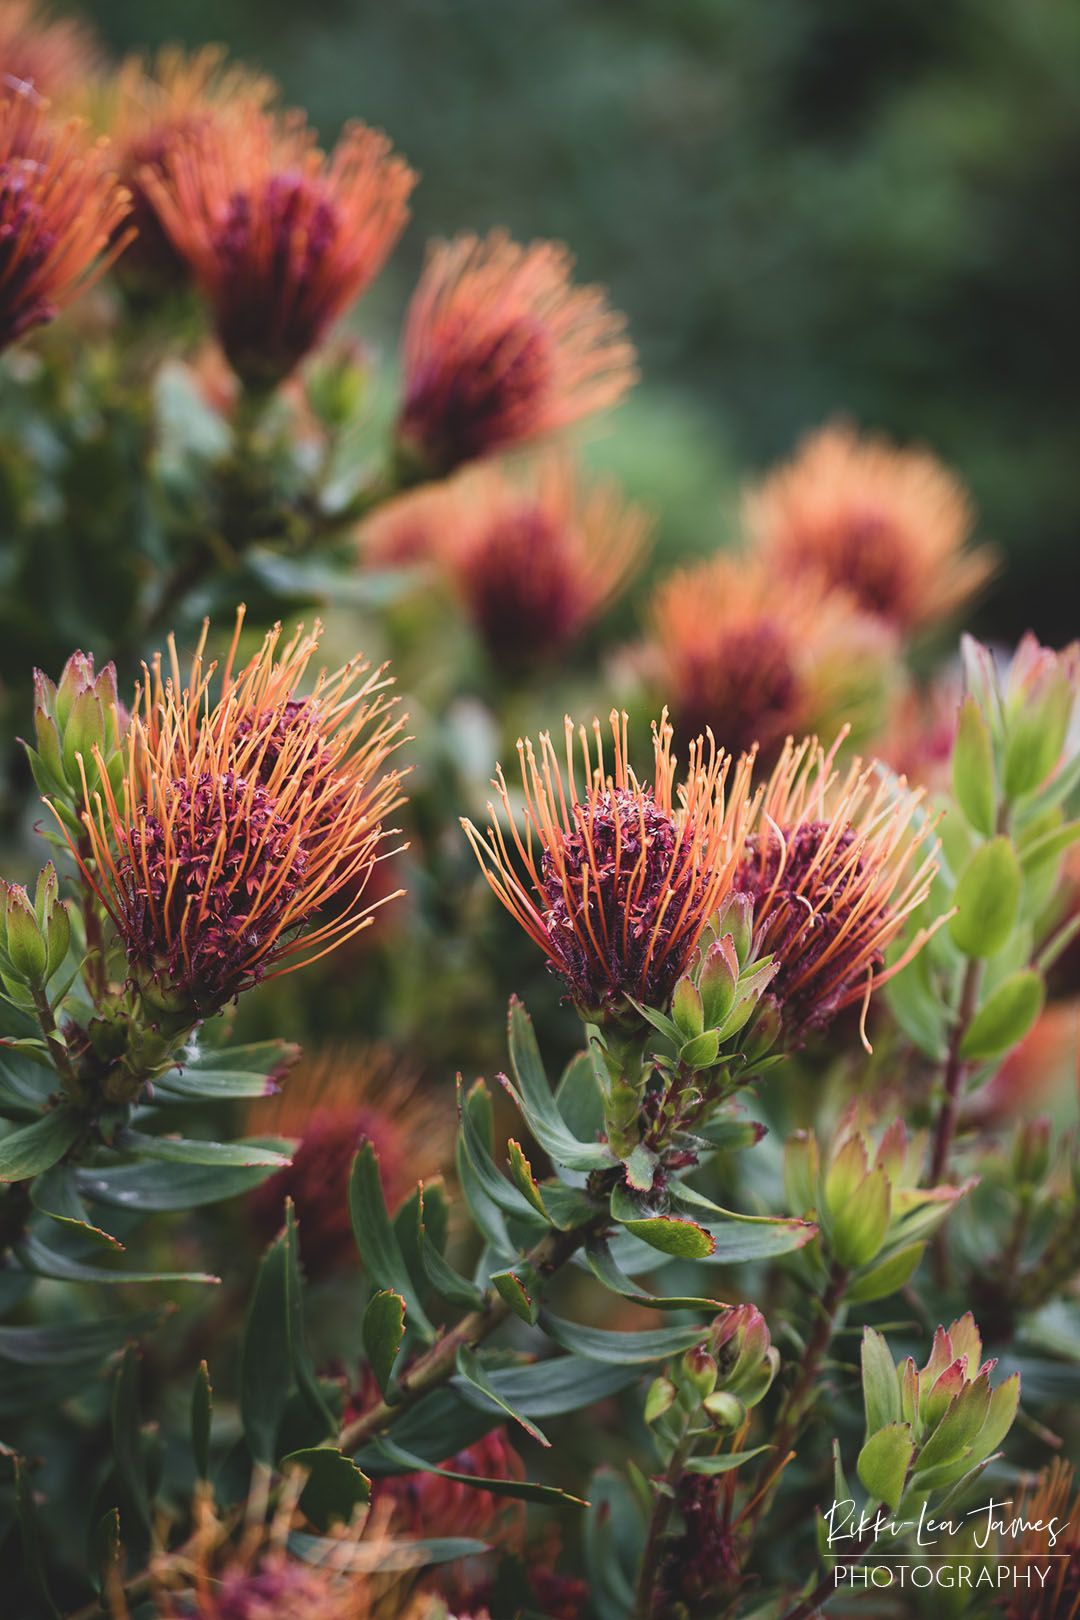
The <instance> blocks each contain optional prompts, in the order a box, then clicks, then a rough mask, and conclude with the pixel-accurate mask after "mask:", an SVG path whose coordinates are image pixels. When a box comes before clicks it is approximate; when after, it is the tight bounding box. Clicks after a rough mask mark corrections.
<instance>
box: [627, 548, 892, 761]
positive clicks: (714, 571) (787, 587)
mask: <svg viewBox="0 0 1080 1620" xmlns="http://www.w3.org/2000/svg"><path fill="white" fill-rule="evenodd" d="M651 620H652V632H653V634H652V640H651V643H650V645H649V646H648V647H647V648H646V651H645V658H644V663H645V668H646V671H647V673H648V674H649V675H650V676H653V677H654V678H655V680H656V683H657V685H658V686H659V687H660V688H661V689H662V690H663V692H664V693H665V695H667V696H668V698H669V700H670V702H671V707H672V710H673V712H674V715H675V719H676V721H677V722H678V723H679V725H680V728H681V730H682V731H683V732H684V733H685V734H686V735H688V736H695V735H697V733H699V732H702V731H704V730H705V729H706V727H711V728H712V730H713V732H714V733H715V735H716V737H717V738H718V740H719V741H720V742H721V743H723V745H724V747H725V748H728V749H730V750H731V752H732V753H735V754H737V753H741V752H743V751H745V750H747V749H750V748H752V747H753V746H754V745H755V743H756V744H757V746H758V749H759V751H760V753H761V755H762V756H763V757H764V758H765V759H766V760H772V759H774V758H775V757H776V754H777V751H778V750H779V749H780V747H781V746H782V745H783V742H784V740H785V738H787V737H789V736H791V735H792V734H796V735H797V734H799V733H800V732H805V731H808V730H813V729H815V728H816V727H819V726H824V725H826V724H830V723H838V722H839V720H840V718H841V717H845V718H847V719H848V721H849V723H850V722H851V720H852V717H853V714H854V713H856V712H857V711H859V710H860V709H861V710H863V711H865V714H866V717H867V719H869V718H870V717H871V715H872V714H873V711H874V710H875V709H876V708H877V707H878V706H879V700H880V697H881V694H882V692H883V689H884V686H885V684H886V677H887V674H888V671H889V667H890V664H891V661H892V654H893V646H892V643H891V640H890V638H889V637H888V636H887V635H885V636H883V635H882V633H881V627H880V626H879V625H878V624H876V623H875V622H874V621H872V620H870V619H868V618H867V617H866V616H865V615H864V614H861V613H860V612H859V611H858V610H857V608H856V606H855V604H854V603H853V602H852V600H851V598H850V597H849V596H847V595H846V593H843V592H839V591H828V590H826V589H825V588H824V587H823V586H821V585H820V584H818V583H817V582H816V581H814V580H811V579H800V580H790V581H787V582H786V583H785V584H784V585H782V586H781V585H778V582H777V577H776V570H775V568H773V567H771V566H770V565H769V564H768V563H766V562H765V561H764V559H762V558H760V557H754V556H751V557H746V556H739V555H732V554H723V553H721V554H720V555H718V556H716V557H712V558H709V559H708V560H707V561H705V562H701V563H697V564H694V565H693V566H692V567H689V568H684V569H680V570H679V571H677V572H676V573H674V574H671V575H669V577H668V578H667V579H666V580H664V581H663V582H662V583H661V584H660V586H659V587H658V589H657V590H656V592H655V593H654V595H653V599H652V606H651Z"/></svg>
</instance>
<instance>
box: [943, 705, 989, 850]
mask: <svg viewBox="0 0 1080 1620" xmlns="http://www.w3.org/2000/svg"><path fill="white" fill-rule="evenodd" d="M952 784H953V793H954V794H955V795H956V802H957V804H958V805H959V806H960V808H961V810H962V811H963V812H964V814H965V816H966V817H967V819H968V821H969V823H970V824H971V826H972V827H974V829H975V831H976V832H978V833H982V835H983V837H984V838H992V837H993V834H994V826H995V822H996V820H997V802H996V801H997V790H996V787H995V783H994V753H993V745H992V743H991V740H990V730H989V727H988V726H987V724H986V721H985V720H984V719H983V717H982V713H981V711H980V709H979V705H978V704H977V703H976V702H975V699H974V698H972V697H968V698H965V699H964V702H963V704H962V706H961V709H960V720H959V724H958V726H957V731H956V741H955V743H954V744H953V754H952Z"/></svg>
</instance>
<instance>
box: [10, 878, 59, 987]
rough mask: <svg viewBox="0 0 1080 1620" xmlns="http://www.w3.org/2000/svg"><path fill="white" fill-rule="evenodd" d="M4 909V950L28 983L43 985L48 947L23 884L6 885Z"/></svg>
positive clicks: (20, 977) (17, 971)
mask: <svg viewBox="0 0 1080 1620" xmlns="http://www.w3.org/2000/svg"><path fill="white" fill-rule="evenodd" d="M3 909H4V950H5V953H6V955H7V958H8V960H9V962H10V963H11V966H12V969H13V970H14V972H15V975H16V976H17V977H18V978H19V979H22V980H23V981H24V982H25V983H26V984H29V985H32V986H36V985H40V984H41V983H42V981H43V980H44V978H45V973H46V969H47V967H48V962H49V952H48V946H47V944H46V942H45V938H44V936H43V934H42V932H41V929H40V928H39V927H38V920H37V917H36V916H35V914H34V908H33V906H32V905H31V903H30V896H29V895H28V894H27V892H26V890H25V889H24V888H22V886H21V885H20V884H17V883H6V884H5V885H4V896H3Z"/></svg>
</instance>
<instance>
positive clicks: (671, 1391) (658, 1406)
mask: <svg viewBox="0 0 1080 1620" xmlns="http://www.w3.org/2000/svg"><path fill="white" fill-rule="evenodd" d="M677 1394H678V1391H677V1390H676V1388H675V1385H674V1384H673V1383H672V1382H671V1379H670V1378H663V1377H660V1378H654V1379H653V1381H652V1383H651V1384H650V1385H649V1392H648V1394H647V1395H646V1397H645V1422H646V1423H648V1424H653V1423H655V1422H656V1421H657V1420H658V1419H659V1418H662V1417H663V1415H664V1413H665V1412H668V1411H670V1410H671V1407H672V1406H673V1405H674V1404H675V1398H676V1396H677Z"/></svg>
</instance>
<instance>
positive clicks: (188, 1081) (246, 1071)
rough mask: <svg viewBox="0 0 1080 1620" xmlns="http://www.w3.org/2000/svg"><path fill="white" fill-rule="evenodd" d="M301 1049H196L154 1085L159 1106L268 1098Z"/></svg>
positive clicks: (285, 1044)
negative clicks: (192, 1101)
mask: <svg viewBox="0 0 1080 1620" xmlns="http://www.w3.org/2000/svg"><path fill="white" fill-rule="evenodd" d="M299 1056H300V1048H299V1047H298V1046H296V1045H295V1044H294V1043H293V1042H292V1041H256V1042H254V1043H253V1044H252V1045H250V1046H233V1047H228V1048H226V1049H224V1050H222V1049H220V1048H218V1049H215V1050H211V1051H200V1050H198V1049H195V1050H194V1051H191V1052H189V1053H187V1054H185V1055H184V1057H183V1059H182V1063H181V1067H179V1068H175V1069H166V1071H165V1073H164V1074H161V1075H159V1076H158V1078H157V1079H156V1080H155V1081H154V1098H155V1101H157V1102H171V1101H173V1100H175V1099H180V1098H183V1099H185V1100H187V1099H189V1098H197V1099H201V1100H205V1101H207V1102H228V1101H231V1100H234V1099H238V1098H245V1097H266V1096H270V1095H272V1094H273V1092H275V1091H276V1090H277V1089H278V1087H277V1082H278V1081H279V1080H280V1079H281V1078H282V1077H283V1076H284V1075H285V1074H287V1073H288V1071H289V1069H291V1068H292V1066H293V1064H294V1063H295V1062H296V1060H297V1058H298V1057H299Z"/></svg>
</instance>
